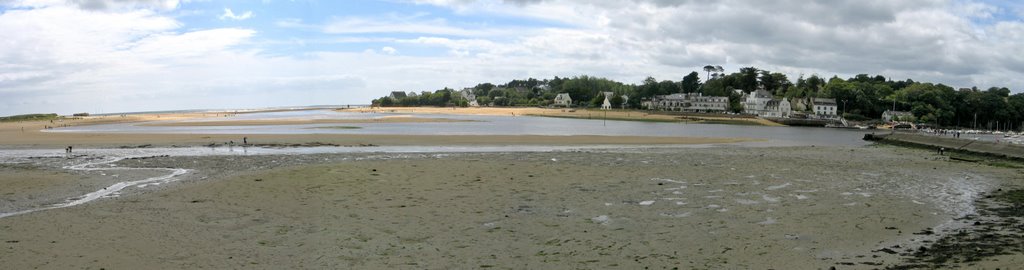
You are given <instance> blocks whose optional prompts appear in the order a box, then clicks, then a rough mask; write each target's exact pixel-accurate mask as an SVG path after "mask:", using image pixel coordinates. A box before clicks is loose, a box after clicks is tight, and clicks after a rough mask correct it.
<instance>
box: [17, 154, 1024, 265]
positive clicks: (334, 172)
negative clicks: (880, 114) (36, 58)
mask: <svg viewBox="0 0 1024 270" xmlns="http://www.w3.org/2000/svg"><path fill="white" fill-rule="evenodd" d="M78 158H88V157H78ZM43 163H46V162H43ZM888 164H900V166H890V165H888ZM116 165H117V166H118V167H148V168H163V167H176V168H187V169H189V170H190V171H191V173H189V174H187V175H185V176H183V177H184V178H185V179H184V180H182V181H180V182H176V183H174V184H170V185H168V186H161V187H159V188H156V189H137V190H135V191H132V192H126V193H124V194H122V195H121V196H120V197H117V198H111V199H102V200H98V201H95V202H92V203H88V204H85V205H80V206H75V207H69V208H61V209H54V210H47V211H41V212H36V213H31V214H25V215H18V216H12V217H7V218H3V219H0V227H2V228H4V230H3V231H2V232H0V250H2V251H0V254H2V256H0V265H4V266H7V267H10V268H12V269H26V268H44V269H67V268H90V269H99V268H106V269H123V268H149V269H181V268H193V269H195V268H205V269H225V268H256V269H281V268H362V269H378V268H412V269H451V268H498V269H523V268H532V269H537V268H542V269H550V268H591V269H592V268H624V269H638V268H650V269H672V268H679V269H750V268H758V269H760V268H764V269H772V268H773V269H828V268H829V267H833V266H834V267H837V268H838V269H872V268H879V267H884V266H894V265H898V264H899V263H900V261H901V258H900V257H899V255H896V254H890V253H888V252H883V251H880V250H882V249H884V248H887V249H893V246H897V247H901V248H903V249H916V248H918V247H919V246H922V245H925V244H927V242H930V241H933V240H935V239H934V238H935V236H932V235H923V234H921V235H919V234H917V233H918V232H921V231H929V230H935V231H938V230H939V227H941V226H950V221H949V220H950V219H951V218H953V217H955V216H956V215H958V213H959V212H961V211H969V210H970V209H972V207H973V205H972V203H973V200H974V199H975V198H976V197H979V196H983V194H984V193H985V192H989V191H992V190H994V189H997V188H1009V187H1018V188H1019V185H1021V178H1020V175H1021V174H1020V173H1021V172H1020V170H1017V169H1007V168H1000V167H992V166H986V165H981V164H974V163H957V162H949V161H947V160H945V159H944V158H942V157H939V156H937V155H936V154H934V153H930V152H927V151H922V150H913V149H901V148H896V147H889V146H879V147H857V148H821V147H818V148H811V147H792V148H743V147H724V148H699V149H687V148H677V149H662V150H658V149H650V150H615V151H583V152H578V151H573V152H549V153H544V152H541V153H425V154H387V153H378V154H310V155H254V156H201V157H187V156H186V157H174V156H168V157H150V158H138V159H130V160H123V161H120V162H117V163H116ZM4 170H5V171H4V173H3V174H0V175H2V177H0V183H3V184H4V186H5V187H11V188H13V190H25V189H38V187H35V186H37V185H38V183H32V182H29V181H25V180H23V179H22V178H20V177H17V175H21V172H25V171H28V172H34V173H35V174H37V177H41V179H48V180H47V181H54V182H53V184H52V185H47V187H51V188H59V187H60V186H65V185H68V184H70V183H72V182H74V180H75V179H80V180H82V181H84V180H86V178H81V176H79V175H76V174H80V172H76V173H68V172H65V171H61V170H59V169H56V168H55V167H49V168H47V167H26V166H20V167H19V166H13V165H12V166H7V167H4ZM100 173H108V174H109V173H111V172H103V171H95V172H88V173H81V174H88V175H91V176H90V177H95V176H96V175H98V174H100ZM4 196H5V199H7V200H8V201H10V200H12V199H9V198H12V197H10V195H4ZM13 200H17V198H15V199H13ZM953 225H955V224H953ZM897 249H898V248H897ZM898 250H899V252H904V251H903V250H902V249H898ZM1022 262H1024V261H1022V260H1021V256H1019V255H1018V256H1001V257H998V261H982V262H975V263H973V264H963V265H961V267H967V268H980V267H991V268H989V269H994V268H995V267H1003V269H1007V268H1006V267H1011V266H1015V265H1020V263H1022ZM971 265H973V266H971Z"/></svg>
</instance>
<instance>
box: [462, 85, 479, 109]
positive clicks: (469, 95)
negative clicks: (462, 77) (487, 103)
mask: <svg viewBox="0 0 1024 270" xmlns="http://www.w3.org/2000/svg"><path fill="white" fill-rule="evenodd" d="M459 95H461V96H462V98H463V99H465V100H466V103H469V106H470V107H480V103H477V102H476V95H474V94H473V89H472V88H466V89H462V91H459Z"/></svg>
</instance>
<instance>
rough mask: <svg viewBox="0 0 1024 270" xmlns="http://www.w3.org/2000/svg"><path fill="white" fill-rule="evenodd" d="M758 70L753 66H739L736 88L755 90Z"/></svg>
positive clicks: (746, 90)
mask: <svg viewBox="0 0 1024 270" xmlns="http://www.w3.org/2000/svg"><path fill="white" fill-rule="evenodd" d="M757 79H758V70H757V68H755V67H745V68H740V73H739V81H738V83H739V85H736V86H737V87H736V88H738V89H743V91H744V92H747V93H749V92H751V91H754V90H757V81H758V80H757Z"/></svg>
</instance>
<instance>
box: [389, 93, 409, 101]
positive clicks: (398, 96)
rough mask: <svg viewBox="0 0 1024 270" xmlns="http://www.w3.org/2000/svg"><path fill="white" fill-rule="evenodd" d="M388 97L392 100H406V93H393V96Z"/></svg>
mask: <svg viewBox="0 0 1024 270" xmlns="http://www.w3.org/2000/svg"><path fill="white" fill-rule="evenodd" d="M388 97H389V98H391V99H400V98H405V97H406V95H405V92H402V91H391V94H390V95H388Z"/></svg>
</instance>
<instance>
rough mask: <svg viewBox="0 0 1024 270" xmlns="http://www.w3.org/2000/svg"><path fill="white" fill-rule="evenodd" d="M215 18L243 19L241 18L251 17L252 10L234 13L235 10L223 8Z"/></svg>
mask: <svg viewBox="0 0 1024 270" xmlns="http://www.w3.org/2000/svg"><path fill="white" fill-rule="evenodd" d="M217 18H219V19H220V20H222V21H223V20H235V21H243V20H246V19H249V18H252V11H246V12H242V14H238V15H235V12H233V11H231V9H230V8H225V9H224V13H223V14H221V15H220V16H219V17H217Z"/></svg>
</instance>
